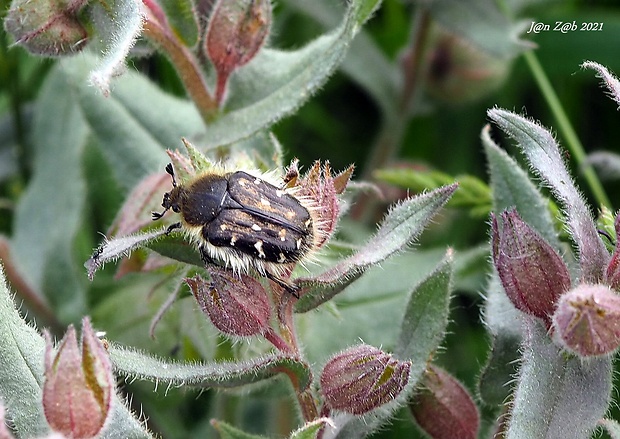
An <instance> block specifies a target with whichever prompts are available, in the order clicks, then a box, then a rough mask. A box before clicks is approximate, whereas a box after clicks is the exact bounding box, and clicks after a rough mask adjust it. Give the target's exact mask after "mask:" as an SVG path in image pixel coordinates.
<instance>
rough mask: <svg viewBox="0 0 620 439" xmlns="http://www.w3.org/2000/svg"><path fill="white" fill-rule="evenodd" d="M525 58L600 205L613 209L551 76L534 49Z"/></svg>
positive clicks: (526, 53)
mask: <svg viewBox="0 0 620 439" xmlns="http://www.w3.org/2000/svg"><path fill="white" fill-rule="evenodd" d="M523 57H524V58H525V62H526V63H527V65H528V67H529V69H530V71H531V72H532V76H534V79H535V80H536V83H537V84H538V87H539V88H540V91H541V92H542V94H543V96H544V97H545V99H546V100H547V103H548V104H549V107H550V109H551V113H552V114H553V116H554V117H555V119H556V123H557V124H558V131H559V132H561V133H562V136H563V137H564V140H565V141H566V147H567V148H568V150H569V151H570V153H571V156H572V157H574V158H575V162H577V166H579V168H580V169H581V170H582V172H583V175H584V178H585V179H586V182H587V183H588V186H589V187H590V190H591V191H592V195H593V196H594V198H595V200H596V202H597V203H598V204H599V205H602V206H606V207H608V208H610V209H611V202H610V201H609V198H608V197H607V194H606V193H605V191H604V189H603V186H602V185H601V182H600V180H599V179H598V177H597V175H596V173H595V172H594V168H593V167H592V165H591V164H589V163H588V162H587V160H586V159H587V156H586V153H585V151H584V149H583V145H582V144H581V142H580V140H579V138H578V137H577V134H576V133H575V130H574V129H573V126H572V125H571V123H570V121H569V120H568V116H567V115H566V113H565V112H564V108H563V107H562V104H561V103H560V100H559V98H558V95H557V94H556V93H555V90H554V89H553V86H552V85H551V82H550V81H549V78H548V77H547V75H546V74H545V71H544V70H543V68H542V66H541V65H540V62H539V61H538V58H537V57H536V55H535V54H534V52H533V51H531V50H530V51H527V52H525V53H524V54H523Z"/></svg>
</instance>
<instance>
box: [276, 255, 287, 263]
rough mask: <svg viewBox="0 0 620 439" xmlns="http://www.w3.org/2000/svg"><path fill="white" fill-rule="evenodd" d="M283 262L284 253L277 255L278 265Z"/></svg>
mask: <svg viewBox="0 0 620 439" xmlns="http://www.w3.org/2000/svg"><path fill="white" fill-rule="evenodd" d="M284 261H286V257H285V256H284V253H280V254H279V255H278V262H279V263H280V264H282V263H284Z"/></svg>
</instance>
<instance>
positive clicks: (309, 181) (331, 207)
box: [285, 160, 354, 248]
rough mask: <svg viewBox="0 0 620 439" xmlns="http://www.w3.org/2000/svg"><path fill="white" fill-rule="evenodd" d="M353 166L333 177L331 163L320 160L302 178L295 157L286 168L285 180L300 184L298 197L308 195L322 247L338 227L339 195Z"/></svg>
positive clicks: (316, 240)
mask: <svg viewBox="0 0 620 439" xmlns="http://www.w3.org/2000/svg"><path fill="white" fill-rule="evenodd" d="M353 169H354V167H353V165H351V166H349V167H348V168H347V169H345V170H344V171H343V172H341V173H340V174H338V175H336V176H333V175H332V169H331V166H330V165H329V162H326V163H325V164H324V165H323V166H321V162H320V161H318V160H317V161H316V162H314V165H312V167H311V168H310V169H309V170H308V172H306V174H304V176H303V177H301V178H299V176H298V174H299V171H298V169H297V161H296V160H294V161H293V162H292V163H291V166H290V167H289V168H288V170H287V173H286V176H285V181H289V183H288V184H289V186H297V187H298V191H297V192H296V193H295V194H296V196H298V197H300V198H305V199H306V200H307V201H308V204H310V205H311V206H312V208H311V209H310V211H311V214H312V216H313V221H314V223H315V224H316V227H317V231H318V233H317V236H316V237H315V246H316V248H320V247H322V246H323V245H324V244H325V243H326V242H327V241H328V240H329V238H330V237H331V236H332V234H333V233H334V231H335V230H336V224H337V223H338V218H339V216H340V204H339V199H338V195H339V194H341V193H343V192H344V191H345V189H346V187H347V184H348V183H349V179H350V178H351V175H352V174H353Z"/></svg>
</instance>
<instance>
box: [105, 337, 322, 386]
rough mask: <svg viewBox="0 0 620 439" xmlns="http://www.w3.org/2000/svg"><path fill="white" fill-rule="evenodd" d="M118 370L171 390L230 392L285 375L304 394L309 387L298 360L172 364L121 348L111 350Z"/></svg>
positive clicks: (306, 372) (275, 358) (306, 368)
mask: <svg viewBox="0 0 620 439" xmlns="http://www.w3.org/2000/svg"><path fill="white" fill-rule="evenodd" d="M110 356H111V358H112V362H113V363H114V367H115V369H116V370H117V371H118V372H120V373H122V374H123V375H127V376H130V377H136V378H138V379H141V380H152V381H155V382H158V383H161V382H164V383H168V384H169V385H171V386H180V385H189V386H196V387H217V388H230V387H238V386H242V385H244V384H250V383H255V382H258V381H262V380H265V379H268V378H271V377H273V376H275V375H277V374H278V373H286V374H287V375H288V376H289V378H290V379H291V380H292V381H293V382H295V383H296V384H297V385H298V388H299V389H301V390H305V389H307V388H308V386H309V385H310V382H311V380H312V375H311V372H310V367H309V366H308V365H307V364H306V363H304V362H303V361H301V360H300V359H297V358H289V357H281V356H275V355H266V356H264V357H261V358H256V359H252V360H248V361H244V362H221V363H209V364H198V363H192V364H190V363H178V362H177V363H172V362H168V361H165V360H162V359H159V358H155V357H151V356H148V355H146V354H143V353H140V352H137V351H135V350H130V349H127V348H123V347H120V346H114V345H112V346H111V347H110Z"/></svg>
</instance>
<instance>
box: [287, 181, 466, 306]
mask: <svg viewBox="0 0 620 439" xmlns="http://www.w3.org/2000/svg"><path fill="white" fill-rule="evenodd" d="M456 188H457V186H456V185H451V186H445V187H443V188H440V189H437V190H435V191H432V192H428V193H426V194H422V195H418V196H416V197H412V198H409V199H407V200H405V201H404V202H403V203H401V204H398V205H396V206H395V207H393V208H392V209H391V210H390V212H389V213H388V214H387V215H386V217H385V219H384V220H383V222H382V223H381V225H380V226H379V230H378V231H377V233H376V234H375V235H374V236H373V237H372V238H371V239H370V240H369V241H368V242H367V243H366V244H365V245H364V246H363V247H362V248H361V249H360V250H359V251H357V252H356V253H355V254H354V255H352V256H350V257H348V258H346V259H344V260H342V261H340V262H338V263H337V264H336V265H335V266H334V267H332V268H331V269H329V270H327V271H325V272H323V273H321V274H319V275H317V276H313V277H308V278H300V279H298V283H299V284H300V285H307V286H309V291H308V292H305V293H304V295H303V296H302V297H301V299H300V300H299V301H298V302H297V305H296V307H295V311H296V312H306V311H309V310H311V309H313V308H316V307H317V306H319V305H320V304H322V303H324V302H326V301H328V300H329V299H331V298H332V297H333V296H334V295H335V294H337V293H339V292H340V291H342V289H344V287H346V286H347V285H349V284H350V283H351V282H353V281H354V280H356V279H358V278H359V277H360V276H361V275H362V274H363V273H364V272H365V271H366V270H367V269H368V268H369V267H372V266H373V265H376V264H379V263H380V262H382V261H384V260H385V259H387V258H388V257H390V256H392V255H393V254H395V253H397V252H399V251H401V250H403V249H405V248H406V247H407V245H409V244H410V243H411V242H412V241H414V240H415V239H416V238H417V237H418V236H419V235H420V233H422V231H423V230H424V228H425V227H426V225H427V224H428V223H429V222H430V221H431V219H432V218H433V217H434V216H435V215H436V214H437V212H438V211H439V209H441V208H442V207H443V206H444V204H446V202H447V201H448V200H449V199H450V197H451V196H452V194H453V193H454V191H455V190H456Z"/></svg>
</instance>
